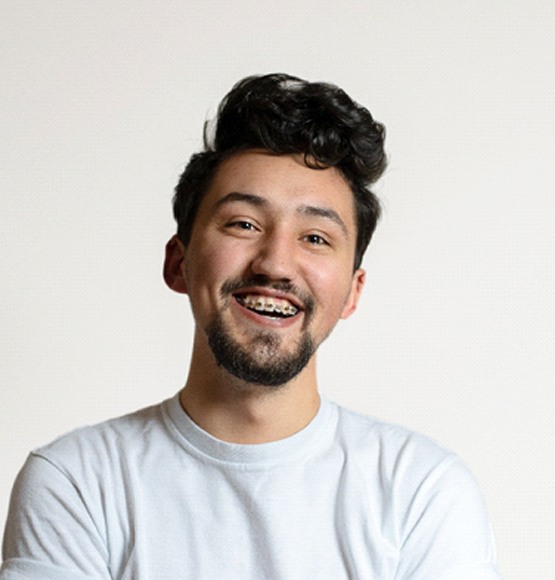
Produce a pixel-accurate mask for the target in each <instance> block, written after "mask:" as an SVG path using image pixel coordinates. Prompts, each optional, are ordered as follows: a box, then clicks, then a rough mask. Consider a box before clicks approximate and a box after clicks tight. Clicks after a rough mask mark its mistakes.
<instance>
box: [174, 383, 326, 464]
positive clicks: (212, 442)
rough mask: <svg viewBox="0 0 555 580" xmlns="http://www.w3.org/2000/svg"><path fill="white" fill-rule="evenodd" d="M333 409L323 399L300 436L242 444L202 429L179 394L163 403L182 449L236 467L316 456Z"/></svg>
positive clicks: (299, 433) (323, 443) (295, 434)
mask: <svg viewBox="0 0 555 580" xmlns="http://www.w3.org/2000/svg"><path fill="white" fill-rule="evenodd" d="M333 409H334V406H333V404H332V403H330V402H329V401H328V400H327V399H325V398H324V397H322V395H320V407H319V409H318V412H317V413H316V416H315V417H314V418H313V419H312V421H311V422H310V423H309V424H308V425H307V426H306V427H304V428H303V429H301V430H300V431H298V432H297V433H294V434H293V435H290V436H289V437H286V438H284V439H279V440H277V441H271V442H269V443H256V444H241V443H229V442H227V441H222V440H221V439H217V438H216V437H214V436H213V435H210V433H208V432H207V431H205V430H204V429H202V428H201V427H199V426H198V425H197V424H196V423H195V422H194V421H193V420H192V419H191V418H190V417H189V415H187V413H186V412H185V411H184V409H183V407H182V406H181V403H180V402H179V393H177V395H175V396H174V397H172V398H171V399H168V400H167V401H166V402H165V403H164V411H165V414H166V416H167V417H168V418H169V419H170V421H171V424H172V426H173V427H174V429H175V430H177V433H178V438H179V441H180V443H181V445H182V446H184V447H186V448H187V449H188V450H189V451H191V452H193V453H195V454H196V455H201V456H202V457H203V458H204V459H211V460H213V461H216V462H224V463H226V464H229V465H234V466H237V467H239V466H242V467H248V466H253V467H254V466H270V465H274V464H280V463H286V462H289V461H293V460H295V459H298V458H300V457H302V456H304V455H306V454H307V453H311V452H313V451H314V447H315V446H319V445H325V444H327V443H328V438H331V436H332V431H333V429H332V426H331V423H332V419H333V417H334V413H333ZM326 435H328V437H326Z"/></svg>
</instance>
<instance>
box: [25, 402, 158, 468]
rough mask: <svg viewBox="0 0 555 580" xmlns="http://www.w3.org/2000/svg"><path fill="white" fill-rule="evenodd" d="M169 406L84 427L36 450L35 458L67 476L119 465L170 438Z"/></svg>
mask: <svg viewBox="0 0 555 580" xmlns="http://www.w3.org/2000/svg"><path fill="white" fill-rule="evenodd" d="M166 404H167V402H166V401H165V402H163V403H160V404H157V405H153V406H150V407H146V408H144V409H140V410H137V411H134V412H132V413H128V414H126V415H122V416H120V417H115V418H112V419H109V420H106V421H103V422H101V423H98V424H95V425H88V426H84V427H80V428H78V429H75V430H73V431H71V432H69V433H66V434H64V435H62V436H60V437H58V438H57V439H55V440H54V441H52V442H50V443H48V444H46V445H44V446H41V447H38V448H36V449H34V450H33V451H32V452H31V458H39V459H43V460H46V461H47V462H48V463H51V464H52V465H54V466H55V467H57V468H58V469H59V470H60V471H62V472H65V473H69V472H71V471H74V470H75V469H79V470H80V471H83V470H84V469H86V467H87V465H88V464H90V466H91V469H93V468H94V467H97V468H98V469H101V468H106V467H109V466H110V464H114V465H119V464H120V463H121V461H122V459H123V458H124V457H125V458H127V459H129V458H130V457H133V456H135V455H136V456H140V455H144V454H145V453H147V452H148V449H149V447H151V446H152V445H153V443H155V442H158V443H159V441H160V439H161V438H167V437H168V435H167V427H166V420H165V406H166Z"/></svg>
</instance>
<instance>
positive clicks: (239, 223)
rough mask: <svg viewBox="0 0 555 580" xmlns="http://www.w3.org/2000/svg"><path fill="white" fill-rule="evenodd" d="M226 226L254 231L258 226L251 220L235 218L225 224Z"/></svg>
mask: <svg viewBox="0 0 555 580" xmlns="http://www.w3.org/2000/svg"><path fill="white" fill-rule="evenodd" d="M226 228H237V229H240V230H247V231H249V230H251V231H256V230H257V229H258V228H257V227H256V226H255V225H254V224H252V223H251V222H248V221H245V220H237V221H234V222H230V223H228V224H226Z"/></svg>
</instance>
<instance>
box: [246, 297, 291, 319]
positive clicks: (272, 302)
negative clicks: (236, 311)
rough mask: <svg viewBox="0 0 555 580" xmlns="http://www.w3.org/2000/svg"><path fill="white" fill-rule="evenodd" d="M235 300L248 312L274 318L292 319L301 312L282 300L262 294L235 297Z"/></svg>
mask: <svg viewBox="0 0 555 580" xmlns="http://www.w3.org/2000/svg"><path fill="white" fill-rule="evenodd" d="M235 299H236V300H237V302H239V304H241V305H242V306H244V307H245V308H247V309H248V310H252V311H254V312H257V313H258V314H262V315H264V316H271V317H273V318H290V317H292V316H295V314H297V313H298V312H299V308H297V307H296V306H294V305H293V304H291V302H289V301H288V300H284V299H282V298H274V297H272V296H261V295H260V294H244V295H240V296H235Z"/></svg>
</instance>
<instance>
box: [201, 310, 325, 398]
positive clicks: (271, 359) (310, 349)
mask: <svg viewBox="0 0 555 580" xmlns="http://www.w3.org/2000/svg"><path fill="white" fill-rule="evenodd" d="M206 335H207V337H208V344H209V346H210V348H211V349H212V353H213V354H214V357H215V359H216V362H217V364H218V366H220V367H222V368H224V369H225V370H226V371H228V372H229V373H230V374H232V375H233V376H234V377H237V378H238V379H240V380H241V381H244V382H246V383H250V384H255V385H263V386H265V387H274V388H275V387H280V386H282V385H284V384H286V383H288V382H289V381H291V380H292V379H293V378H294V377H296V376H297V375H298V374H299V373H300V372H301V371H302V370H303V369H304V367H305V366H306V365H307V364H308V361H309V360H310V359H311V357H312V355H313V354H314V352H315V350H316V349H315V346H314V341H313V340H312V338H311V336H310V334H309V333H308V332H307V331H304V332H303V333H302V335H301V337H300V339H299V341H298V342H297V345H296V347H295V349H294V350H293V352H283V351H281V350H280V346H281V342H282V340H281V337H280V336H279V335H278V334H277V333H275V332H259V333H257V334H256V335H255V336H254V337H253V339H252V341H250V342H249V344H247V345H242V344H240V343H239V342H238V341H236V340H235V339H234V338H233V336H231V334H230V333H229V332H228V331H227V329H226V328H225V324H224V322H223V320H222V317H221V316H217V317H216V319H215V320H214V321H213V322H212V323H211V324H210V325H209V326H208V328H207V329H206Z"/></svg>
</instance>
